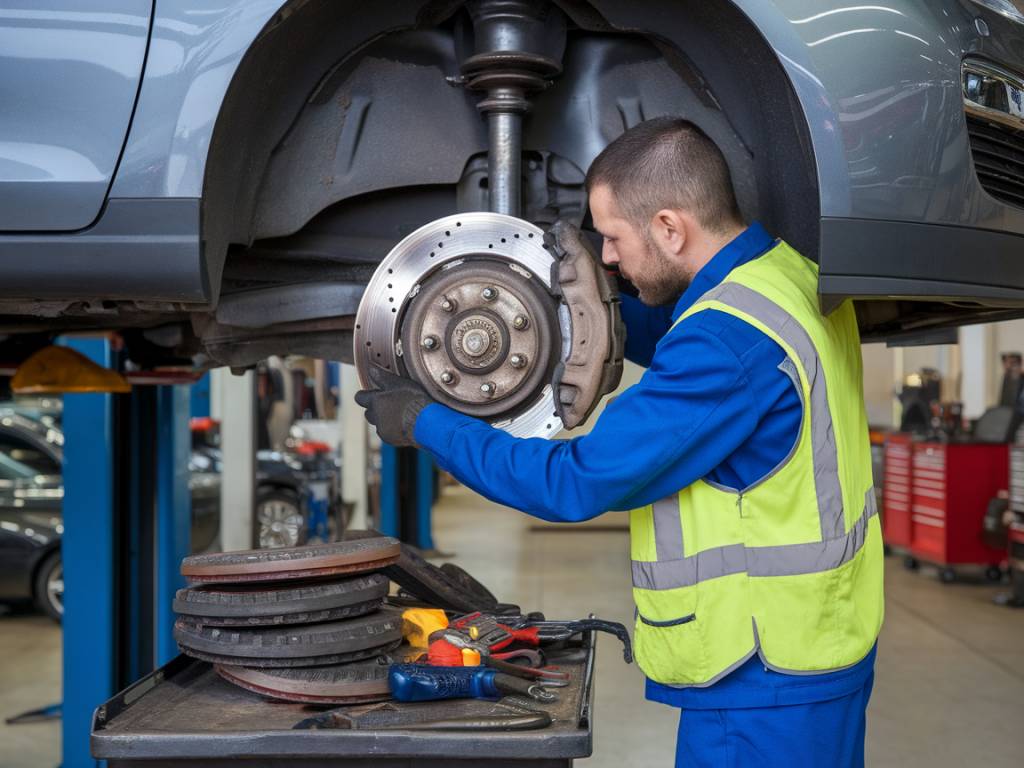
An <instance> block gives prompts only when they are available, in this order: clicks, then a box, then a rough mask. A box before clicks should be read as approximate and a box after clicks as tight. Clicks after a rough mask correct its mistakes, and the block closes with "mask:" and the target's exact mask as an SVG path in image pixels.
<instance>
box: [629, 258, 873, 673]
mask: <svg viewBox="0 0 1024 768" xmlns="http://www.w3.org/2000/svg"><path fill="white" fill-rule="evenodd" d="M817 287H818V267H817V265H816V264H814V263H813V262H811V261H809V260H808V259H805V258H804V257H803V256H801V255H800V254H799V253H797V252H796V251H795V250H793V249H792V248H791V247H789V246H788V245H787V244H786V243H784V242H781V241H780V242H779V243H778V244H777V245H776V246H775V247H774V248H772V249H771V250H770V251H768V252H767V253H766V254H764V255H763V256H761V257H759V258H757V259H754V260H752V261H750V262H747V263H746V264H743V265H741V266H739V267H737V268H736V269H734V270H733V271H732V272H730V273H729V274H728V275H727V276H726V278H725V280H724V281H723V282H722V283H721V284H720V285H718V286H717V287H715V288H714V289H712V290H710V291H708V292H707V293H706V294H704V295H703V296H702V297H701V298H700V299H698V300H697V302H696V303H695V304H694V305H693V306H692V307H691V308H690V309H689V310H688V311H687V312H685V313H684V314H683V315H682V317H681V318H680V320H682V319H684V318H686V317H689V316H690V315H693V314H695V313H697V312H702V311H704V310H707V309H716V310H719V311H721V312H727V313H729V314H731V315H735V316H736V317H738V318H740V319H741V320H744V321H745V322H747V323H750V324H751V325H753V326H754V327H755V328H757V329H759V330H760V331H762V332H763V333H765V334H767V335H768V336H769V337H771V338H772V339H774V340H775V341H776V342H777V343H778V344H779V346H781V347H782V349H783V350H784V351H785V353H786V359H785V360H784V361H783V363H782V365H781V366H780V368H782V369H783V370H784V371H785V372H786V373H787V374H788V375H789V376H790V377H791V378H792V379H793V381H794V384H796V389H797V391H798V392H799V394H800V396H801V400H802V404H803V416H802V419H801V424H800V435H799V438H798V439H797V441H796V444H795V445H794V446H793V449H792V451H791V452H790V453H789V455H788V456H787V457H786V458H785V459H784V460H783V461H782V463H781V464H779V466H777V467H775V468H774V469H773V470H772V471H771V472H769V473H768V474H767V475H765V476H764V477H763V478H761V479H760V480H758V481H757V482H755V483H754V484H752V485H750V486H748V487H747V488H743V489H733V488H726V487H724V486H720V485H717V484H715V483H712V482H710V481H708V480H698V481H697V482H695V483H693V484H692V485H690V486H688V487H686V488H683V489H682V490H681V491H679V492H678V493H677V494H673V495H671V496H669V497H668V498H666V499H662V500H661V501H657V502H655V503H654V504H651V505H648V506H646V507H642V508H640V509H635V510H633V511H632V512H630V548H631V557H632V569H633V599H634V600H635V601H636V606H637V620H636V632H635V642H636V657H637V661H638V662H639V664H640V667H641V669H643V671H644V673H645V674H646V675H647V677H649V678H650V679H652V680H655V681H656V682H659V683H665V684H668V685H674V686H706V685H711V684H712V683H714V682H715V681H717V680H719V679H720V678H722V677H723V676H725V675H726V674H728V673H729V672H731V671H732V670H734V669H736V668H737V667H738V666H740V665H741V664H743V662H745V661H746V660H748V659H749V658H751V657H752V656H753V655H754V654H755V653H757V654H759V655H760V656H761V659H762V660H763V662H764V664H765V665H766V666H768V667H770V668H772V669H775V670H777V671H780V672H790V673H797V674H801V673H803V674H808V673H811V674H813V673H821V672H828V671H832V670H836V669H841V668H843V667H848V666H851V665H853V664H855V663H857V662H858V661H860V660H861V659H863V658H864V656H866V655H867V653H868V652H869V651H870V650H871V648H872V646H873V645H874V642H875V639H876V638H877V637H878V631H879V629H880V627H881V624H882V612H883V601H882V537H881V529H880V526H879V520H878V515H877V509H876V505H875V496H874V491H873V489H872V478H871V450H870V446H869V443H868V432H867V416H866V414H865V411H864V395H863V382H862V372H861V365H862V364H861V353H860V335H859V333H858V331H857V323H856V319H855V317H854V311H853V307H852V305H851V303H850V302H849V301H847V302H844V303H843V304H842V305H841V306H840V307H839V308H838V309H836V310H835V311H834V312H833V313H832V314H830V315H829V316H827V317H825V316H823V315H822V314H821V312H820V311H819V308H818V295H817ZM754 439H756V437H755V438H754Z"/></svg>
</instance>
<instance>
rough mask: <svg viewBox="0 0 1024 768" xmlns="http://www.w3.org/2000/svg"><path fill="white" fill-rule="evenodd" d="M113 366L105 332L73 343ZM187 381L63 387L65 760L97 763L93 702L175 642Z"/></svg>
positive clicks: (70, 767)
mask: <svg viewBox="0 0 1024 768" xmlns="http://www.w3.org/2000/svg"><path fill="white" fill-rule="evenodd" d="M69 345H70V346H72V347H73V348H74V349H76V350H77V351H79V352H81V353H83V354H85V355H86V356H87V357H89V358H91V359H92V360H94V361H95V362H98V363H100V364H101V365H105V366H108V367H116V366H117V362H118V355H117V353H116V352H115V351H113V350H112V349H111V346H110V344H109V342H108V341H107V340H106V339H84V340H83V339H75V340H72V341H71V342H70V344H69ZM188 416H189V391H188V387H187V386H181V385H176V386H156V387H137V388H135V389H134V390H133V391H132V393H131V394H126V395H109V394H75V395H66V396H65V399H64V415H63V420H64V432H65V448H64V503H63V509H64V533H63V536H62V542H61V548H62V559H63V565H64V583H65V588H64V625H63V628H64V642H63V646H64V668H63V682H64V707H63V723H62V728H63V762H62V766H63V768H80V767H81V766H94V765H95V761H94V760H93V759H92V758H91V757H90V753H89V738H90V732H91V720H92V714H93V710H94V708H95V707H96V706H97V705H98V704H99V703H100V702H103V701H105V700H106V699H108V698H110V696H111V695H113V694H114V693H115V692H117V691H118V690H120V689H122V688H124V687H125V686H127V685H128V684H129V683H131V682H133V681H135V680H137V679H138V678H139V677H141V676H143V675H146V674H148V673H149V672H151V671H153V670H154V669H156V668H157V667H159V666H161V665H162V664H164V663H166V662H167V661H169V660H170V659H171V658H173V657H174V656H175V655H176V654H177V650H176V648H175V645H174V641H173V638H172V636H171V627H172V625H173V621H174V616H173V612H172V610H171V602H172V600H173V598H174V591H175V590H176V589H177V588H178V587H180V586H182V585H183V583H182V580H181V577H180V576H179V574H178V565H179V563H180V561H181V558H182V557H184V556H186V555H187V554H189V551H190V543H191V542H190V538H191V501H190V497H189V488H188V456H189V448H190V438H189V431H188Z"/></svg>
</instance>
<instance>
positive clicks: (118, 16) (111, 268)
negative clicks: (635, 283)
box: [0, 0, 1024, 365]
mask: <svg viewBox="0 0 1024 768" xmlns="http://www.w3.org/2000/svg"><path fill="white" fill-rule="evenodd" d="M554 5H556V6H557V7H558V9H560V10H559V11H555V13H559V14H560V18H564V20H565V24H566V25H567V27H568V30H569V31H568V34H567V36H566V43H565V46H564V51H559V55H560V56H561V59H562V65H563V69H562V72H561V74H560V75H559V76H557V77H556V78H554V80H553V83H552V85H551V87H550V88H549V89H548V90H546V91H545V92H543V93H541V94H539V95H537V96H536V97H534V103H533V108H532V110H531V112H530V115H529V116H528V117H527V119H526V123H525V126H524V139H523V146H524V151H525V153H526V159H527V160H528V162H525V163H524V169H526V170H524V183H523V187H524V201H523V202H524V214H523V215H524V218H529V219H531V220H533V221H535V222H538V223H542V224H544V223H549V222H550V221H552V220H553V219H554V218H556V217H558V216H563V217H568V218H570V219H575V220H576V221H582V222H583V223H584V224H586V220H585V212H586V205H585V197H584V193H583V189H582V174H583V172H584V171H585V169H586V168H587V167H588V166H589V164H590V162H591V161H592V160H593V158H594V157H595V156H596V155H597V153H598V152H599V151H600V150H601V149H602V148H603V147H604V146H606V145H607V143H608V142H609V141H611V140H612V139H614V138H615V136H617V135H618V134H619V133H621V132H622V131H623V130H624V129H625V128H626V127H628V126H630V125H632V124H634V123H635V122H637V121H639V120H641V119H646V118H650V117H653V116H656V115H660V114H682V115H685V116H687V117H689V118H691V119H693V120H694V121H695V122H697V123H698V124H699V125H700V126H701V127H702V128H703V129H704V130H705V131H706V132H707V133H708V134H709V135H711V136H712V138H714V139H715V140H716V141H717V142H718V143H719V145H720V146H721V147H722V148H723V151H724V152H725V154H726V156H727V159H728V161H729V164H730V167H731V170H732V174H733V179H734V182H735V184H736V186H737V189H738V193H739V197H740V202H741V207H742V208H743V210H744V213H745V214H746V215H747V216H748V217H749V218H756V219H759V220H761V221H763V222H764V223H765V224H766V225H767V226H768V227H769V228H770V229H771V230H772V231H774V232H775V233H776V234H778V235H779V236H781V237H784V238H785V239H787V240H788V241H790V242H791V243H792V244H794V245H795V246H796V247H798V248H799V249H800V250H801V251H802V252H803V253H805V254H806V255H808V256H809V257H811V258H813V259H815V260H816V261H818V262H819V264H820V267H821V284H820V285H821V294H822V303H823V306H824V307H825V308H826V309H827V308H829V307H831V306H834V305H835V304H836V302H838V301H841V300H842V299H844V298H847V297H853V298H856V299H859V300H862V301H858V311H859V317H860V322H861V327H862V331H863V333H864V334H865V335H866V336H867V337H898V336H900V335H906V334H919V333H920V332H922V331H928V330H929V329H934V328H942V327H948V326H953V325H957V324H961V323H964V322H979V321H982V320H987V319H999V318H1005V317H1011V316H1019V315H1021V314H1024V196H1022V195H1024V113H1019V114H1018V118H1019V119H1015V118H1014V117H1013V115H1012V114H1009V113H1008V114H1007V115H1005V116H1002V117H1000V116H996V117H998V118H999V119H997V120H994V121H991V122H990V123H989V124H988V127H987V128H986V130H988V129H992V130H996V131H997V132H998V135H997V136H996V137H995V139H996V140H997V141H999V142H1003V144H1002V146H1003V149H1004V150H1005V151H1004V153H1003V155H1002V156H1000V157H999V158H997V159H996V160H995V161H992V162H995V163H996V164H997V165H998V166H999V167H998V168H997V169H996V172H995V173H996V176H997V178H996V180H995V182H992V181H991V177H989V181H990V183H983V181H982V179H981V178H980V177H979V173H978V165H979V161H978V155H977V153H978V152H979V151H980V150H979V149H978V145H977V143H975V144H973V145H972V141H975V142H976V137H973V135H972V133H971V131H970V129H969V120H968V118H967V117H966V115H965V99H964V66H965V62H967V63H970V62H980V63H981V64H982V65H984V66H991V67H993V68H995V69H996V70H998V71H1000V72H1005V73H1007V76H1008V79H1009V81H1015V78H1019V77H1020V73H1022V72H1024V24H1022V23H1021V22H1022V21H1024V17H1020V18H1016V17H1015V13H1016V14H1017V16H1019V15H1020V14H1019V9H1020V7H1021V6H1020V4H1019V3H1017V4H1016V5H1014V4H1013V3H1011V2H1010V1H1009V0H984V2H982V1H980V0H978V1H972V0H933V1H930V2H927V3H925V2H920V0H892V2H889V3H886V4H882V5H867V4H864V5H849V4H847V3H843V2H838V0H826V1H824V2H821V1H819V2H809V0H774V1H769V0H734V1H733V2H729V1H728V0H648V1H645V2H638V1H634V0H631V1H629V2H627V1H626V0H591V2H584V1H583V0H560V1H559V2H556V3H554ZM0 6H2V8H0V41H3V44H2V45H0V89H2V92H3V93H4V95H5V100H4V103H5V109H4V110H3V113H2V114H0V326H2V327H3V328H6V329H8V330H13V331H19V330H20V331H25V330H36V331H40V332H43V333H51V332H53V331H54V330H59V329H67V328H119V329H126V332H127V333H128V336H129V341H130V342H131V344H132V345H134V346H135V347H136V348H141V347H146V348H147V349H148V350H149V352H150V353H153V352H155V353H156V354H157V355H158V356H159V355H164V354H165V355H168V356H174V355H178V356H189V357H193V359H194V358H195V355H196V354H197V353H205V355H206V359H208V360H212V361H214V362H219V363H226V364H232V365H247V364H251V363H252V362H254V361H256V360H258V359H260V358H262V357H265V356H266V355H268V354H271V353H275V352H283V351H291V352H297V353H308V354H314V355H317V356H321V357H327V358H333V359H351V348H350V345H351V329H352V316H353V314H354V312H355V309H356V305H357V302H358V300H359V297H360V295H361V293H362V289H363V286H364V285H365V283H366V280H367V278H368V276H369V275H370V274H371V273H372V271H373V268H374V266H375V264H376V263H377V262H379V260H380V259H381V258H382V257H383V256H384V255H385V254H386V253H387V251H388V250H389V249H390V248H391V247H392V246H393V245H394V244H395V243H396V242H397V241H398V240H399V239H401V237H403V236H404V235H405V234H408V233H409V232H410V231H412V230H413V229H415V228H416V227H418V226H419V225H421V224H423V223H425V222H427V221H429V220H431V219H434V218H437V217H440V216H442V215H446V214H449V213H454V212H456V211H465V210H479V209H485V208H486V194H487V193H486V188H485V187H486V162H485V156H486V151H487V131H486V126H485V124H484V122H483V121H482V120H481V118H480V116H479V115H478V112H477V108H476V102H477V100H478V98H479V97H478V96H477V95H475V94H472V93H469V92H467V91H466V90H465V89H463V88H460V87H453V83H454V84H455V85H456V86H457V85H458V83H457V76H458V73H459V62H460V60H461V57H462V55H463V52H464V48H465V36H466V27H467V25H466V23H465V10H464V8H463V6H464V3H461V2H437V1H435V2H424V1H423V0H395V1H394V2H387V3H376V4H365V3H358V2H348V1H346V0H336V1H335V2H318V1H314V0H290V2H281V0H216V2H214V0H181V1H180V2H163V0H158V1H157V2H148V1H147V0H46V1H45V2H42V1H41V0H32V1H31V2H29V0H23V1H22V2H14V1H13V0H4V2H2V3H0ZM1008 93H1010V95H1011V97H1013V92H1012V88H1011V90H1010V91H1008ZM1019 94H1020V92H1019V91H1018V92H1017V96H1018V97H1019ZM1010 106H1011V107H1012V105H1010ZM1018 106H1019V104H1018ZM1011 112H1012V109H1011ZM993 126H995V128H993ZM983 127H984V126H983ZM972 146H973V149H972ZM972 153H973V154H972ZM132 329H134V330H132Z"/></svg>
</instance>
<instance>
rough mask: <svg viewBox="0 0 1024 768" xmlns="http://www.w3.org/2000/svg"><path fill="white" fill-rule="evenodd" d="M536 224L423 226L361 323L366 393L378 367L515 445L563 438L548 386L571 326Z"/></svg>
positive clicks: (395, 260)
mask: <svg viewBox="0 0 1024 768" xmlns="http://www.w3.org/2000/svg"><path fill="white" fill-rule="evenodd" d="M543 235H544V233H543V232H542V231H541V229H540V228H538V227H536V226H534V225H533V224H531V223H529V222H527V221H523V220H522V219H517V218H514V217H512V216H506V215H503V214H498V213H464V214H458V215H455V216H448V217H446V218H442V219H438V220H436V221H433V222H430V223H429V224H426V225H424V226H423V227H421V228H420V229H418V230H416V231H415V232H413V233H412V234H411V235H409V236H408V237H406V238H405V239H404V240H402V241H401V242H400V243H399V244H398V245H397V246H395V248H394V249H392V251H391V253H389V254H388V255H387V256H386V257H385V258H384V260H383V261H382V262H381V264H380V266H379V267H378V269H377V271H376V272H375V273H374V275H373V277H372V278H371V280H370V283H369V285H368V286H367V289H366V292H365V293H364V295H363V299H362V301H361V302H360V304H359V310H358V312H357V314H356V327H355V362H356V367H357V370H358V373H359V380H360V383H361V385H362V386H363V387H364V388H366V387H369V386H371V385H370V382H369V378H368V375H367V372H368V370H369V367H370V366H371V365H379V366H381V367H383V368H385V369H386V370H389V371H393V372H396V373H399V374H403V375H407V376H410V377H411V378H413V379H415V380H416V381H418V382H419V383H420V384H421V385H422V386H423V387H424V389H426V390H427V392H428V393H429V394H430V396H431V397H433V398H434V399H435V400H437V401H438V402H440V403H443V404H445V405H448V406H450V407H452V408H454V409H455V410H458V411H461V412H463V413H467V414H469V415H471V416H477V417H479V418H484V419H487V420H488V421H490V422H491V423H492V424H493V425H494V426H496V427H499V428H501V429H504V430H506V431H508V432H509V433H511V434H513V435H515V436H517V437H552V436H554V435H555V434H557V433H558V432H559V431H560V430H561V429H562V427H563V424H562V420H561V419H560V418H559V417H558V409H557V408H556V403H555V395H554V391H553V389H552V378H553V374H554V371H555V369H556V367H557V366H558V364H559V363H561V362H562V361H563V360H565V359H566V358H567V356H568V352H569V350H570V349H571V341H572V339H571V328H572V326H571V320H570V318H569V317H568V314H567V310H566V309H565V307H564V305H560V303H559V300H558V298H557V286H556V287H555V289H554V290H553V289H552V285H551V280H552V265H553V264H554V263H555V257H554V256H553V255H552V254H551V253H550V252H549V251H548V250H547V249H546V248H545V247H544V243H543Z"/></svg>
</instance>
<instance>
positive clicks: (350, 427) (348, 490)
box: [338, 363, 369, 531]
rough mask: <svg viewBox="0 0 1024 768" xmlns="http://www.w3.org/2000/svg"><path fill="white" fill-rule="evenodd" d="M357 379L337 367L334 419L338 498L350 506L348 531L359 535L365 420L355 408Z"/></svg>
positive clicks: (364, 503) (364, 511) (351, 369)
mask: <svg viewBox="0 0 1024 768" xmlns="http://www.w3.org/2000/svg"><path fill="white" fill-rule="evenodd" d="M358 391H359V377H358V376H357V375H356V368H355V366H354V365H348V364H346V363H342V364H341V392H340V393H339V395H338V401H339V408H338V418H339V419H340V420H341V470H342V471H341V498H342V501H343V502H345V503H346V504H349V505H351V510H352V512H351V515H350V517H349V521H348V527H349V528H350V529H351V530H357V531H361V530H364V529H365V528H366V526H367V520H368V513H369V512H368V500H367V489H366V483H367V480H366V473H367V455H366V454H367V451H366V428H367V423H366V419H365V417H364V416H363V409H362V408H361V407H360V406H359V405H357V404H356V401H355V394H356V392H358Z"/></svg>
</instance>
